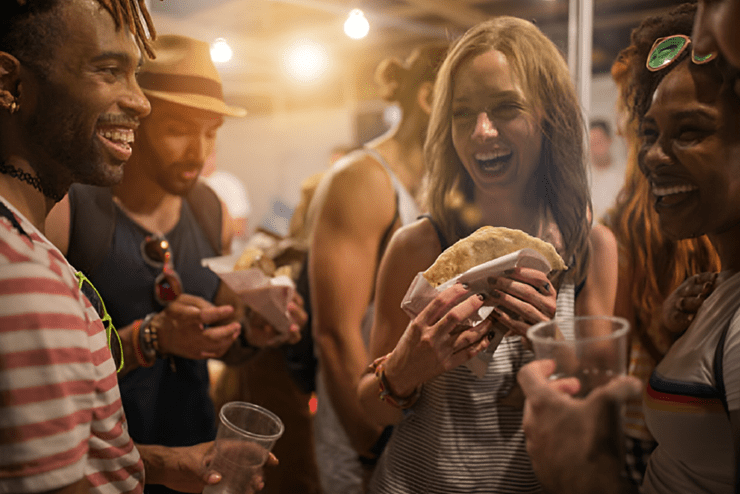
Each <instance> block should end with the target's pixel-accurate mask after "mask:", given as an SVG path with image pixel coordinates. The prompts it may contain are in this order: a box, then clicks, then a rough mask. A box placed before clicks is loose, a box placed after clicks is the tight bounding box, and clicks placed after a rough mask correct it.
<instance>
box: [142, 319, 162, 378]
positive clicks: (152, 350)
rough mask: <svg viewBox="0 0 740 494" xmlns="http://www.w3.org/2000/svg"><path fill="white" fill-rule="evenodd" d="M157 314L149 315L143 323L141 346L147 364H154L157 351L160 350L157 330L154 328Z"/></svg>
mask: <svg viewBox="0 0 740 494" xmlns="http://www.w3.org/2000/svg"><path fill="white" fill-rule="evenodd" d="M156 315H157V313H156V312H152V313H151V314H148V315H147V316H146V317H145V318H144V321H143V322H142V323H141V330H140V332H139V334H140V338H139V344H140V345H141V353H142V354H143V355H144V358H145V359H146V360H147V362H151V364H154V361H155V360H156V359H157V349H158V348H159V340H158V337H157V328H156V327H155V326H152V319H153V318H154V316H156ZM151 364H150V365H151Z"/></svg>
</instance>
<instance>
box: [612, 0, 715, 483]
mask: <svg viewBox="0 0 740 494" xmlns="http://www.w3.org/2000/svg"><path fill="white" fill-rule="evenodd" d="M695 12H696V5H693V4H685V5H682V6H680V7H678V8H676V9H674V10H672V11H671V12H670V13H668V14H666V15H664V16H656V17H652V18H649V19H647V20H645V21H644V22H643V23H642V24H641V25H640V26H639V27H638V28H636V29H635V30H634V31H633V33H632V44H631V45H630V46H629V47H628V48H625V49H624V50H622V52H621V53H620V55H619V57H618V58H617V60H616V61H615V62H614V64H613V65H612V77H613V78H614V81H615V82H616V83H617V87H618V88H619V90H620V98H619V103H618V104H619V105H620V108H618V111H619V112H620V113H622V114H625V115H628V114H629V107H630V106H631V105H632V104H633V100H632V99H631V98H630V96H631V94H630V93H629V91H630V90H631V91H633V92H634V90H635V88H634V87H633V85H632V86H631V85H630V75H631V73H630V69H631V67H632V64H633V63H639V64H640V65H644V60H640V61H639V62H638V61H636V60H635V59H634V57H635V52H636V51H638V49H639V47H640V46H645V45H651V44H652V43H653V41H654V40H655V39H657V38H659V37H661V36H662V35H663V34H665V33H672V34H686V35H689V34H690V33H691V28H692V24H693V21H694V14H695ZM622 132H623V133H624V137H625V139H626V142H627V147H628V156H627V173H626V177H625V184H624V186H623V188H622V190H621V192H620V194H619V196H618V198H617V203H616V205H615V206H614V207H613V208H612V209H611V210H610V211H609V214H608V215H607V216H606V217H605V218H604V223H605V224H606V225H607V226H608V227H609V228H611V230H612V231H613V232H614V236H615V237H616V239H617V244H618V246H619V277H618V282H617V302H616V307H615V315H618V316H621V317H624V318H626V319H627V320H628V321H629V322H630V327H631V328H632V338H631V345H630V361H629V367H628V373H629V375H632V376H635V377H637V378H639V379H640V380H641V381H642V382H643V383H647V381H648V378H649V377H650V373H651V372H652V371H653V369H654V368H655V365H656V364H657V363H658V362H660V361H661V360H662V358H663V356H664V355H665V353H666V352H667V351H668V349H669V348H670V346H671V344H672V343H673V340H674V339H675V338H676V337H677V336H678V334H679V333H680V332H681V331H683V330H685V329H686V327H687V326H688V324H689V323H690V322H691V320H692V319H693V318H694V316H695V314H696V311H697V309H698V308H699V306H700V305H701V303H702V302H703V301H704V300H705V299H706V297H707V296H708V295H709V293H711V290H712V289H713V287H714V280H715V278H716V274H715V273H717V272H718V271H719V270H720V262H719V256H718V255H717V252H716V251H715V249H714V247H712V244H711V242H710V241H709V239H708V238H707V236H706V235H702V236H701V237H697V238H688V239H683V240H675V239H672V238H670V237H668V236H667V235H666V234H664V233H663V232H661V230H660V228H659V221H658V213H657V212H656V211H655V208H654V207H653V202H654V200H653V199H652V198H651V196H650V184H649V182H648V180H647V178H646V177H645V175H644V174H643V173H642V172H641V171H640V168H639V166H638V163H637V153H638V151H639V147H640V140H639V138H638V135H637V133H638V128H637V122H636V120H634V119H630V118H629V117H627V118H626V121H625V122H624V125H623V128H622ZM687 279H688V280H689V281H687V283H686V285H685V286H684V288H682V291H681V292H676V294H675V295H674V297H673V298H671V300H670V301H669V304H668V306H667V309H668V310H667V311H666V312H667V313H666V317H664V316H663V310H662V308H663V303H664V302H665V301H666V299H668V298H669V295H670V294H672V293H673V292H674V291H675V290H676V289H677V288H678V287H679V285H681V284H682V283H684V281H685V280H687ZM672 309H675V310H672ZM624 425H625V436H626V439H627V445H626V454H627V465H626V466H627V470H628V473H629V475H630V478H631V479H632V480H633V481H634V482H635V483H636V484H638V485H639V484H640V483H641V482H642V477H643V475H644V474H645V468H646V466H647V461H648V458H649V456H650V453H652V451H653V450H654V449H655V446H656V445H657V443H656V442H655V440H654V439H653V437H652V435H651V434H650V432H649V431H648V429H647V426H646V425H645V419H644V416H643V413H642V399H634V400H630V401H628V402H627V408H626V415H625V423H624Z"/></svg>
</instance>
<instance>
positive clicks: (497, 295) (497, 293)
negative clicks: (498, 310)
mask: <svg viewBox="0 0 740 494" xmlns="http://www.w3.org/2000/svg"><path fill="white" fill-rule="evenodd" d="M491 297H493V298H501V292H499V291H498V290H494V291H492V292H491Z"/></svg>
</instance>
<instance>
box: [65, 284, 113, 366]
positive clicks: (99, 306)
mask: <svg viewBox="0 0 740 494" xmlns="http://www.w3.org/2000/svg"><path fill="white" fill-rule="evenodd" d="M75 277H76V278H77V288H79V289H80V291H81V292H82V294H83V295H84V296H85V297H87V300H89V301H90V305H92V306H93V309H95V312H97V313H98V317H100V321H101V322H102V323H103V327H104V328H105V337H106V339H107V340H108V350H110V353H111V355H112V356H113V361H114V362H115V363H116V371H117V372H120V371H121V369H123V345H121V337H120V336H119V335H118V331H116V328H115V326H113V319H111V317H110V314H108V311H107V310H106V308H105V304H104V303H103V297H101V296H100V293H98V290H97V289H96V288H95V286H94V285H93V284H92V282H91V281H90V280H88V279H87V276H85V275H84V274H83V273H81V272H80V271H78V272H76V273H75ZM113 335H115V336H116V337H115V339H113V338H112V336H113Z"/></svg>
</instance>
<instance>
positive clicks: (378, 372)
mask: <svg viewBox="0 0 740 494" xmlns="http://www.w3.org/2000/svg"><path fill="white" fill-rule="evenodd" d="M389 356H390V353H389V354H387V355H383V356H382V357H378V358H376V359H375V361H374V362H373V363H372V364H370V370H371V371H372V372H374V373H375V377H377V378H378V398H380V401H384V402H386V403H388V404H389V405H392V406H394V407H396V408H400V409H401V410H406V409H408V408H411V407H412V406H414V404H415V403H416V402H417V401H418V400H419V397H420V396H421V388H422V386H421V385H419V386H417V387H416V389H415V390H414V392H413V393H411V395H410V396H406V397H401V396H396V393H394V392H393V390H392V389H391V387H390V385H389V384H388V381H387V380H386V378H385V361H386V360H388V357H389Z"/></svg>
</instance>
